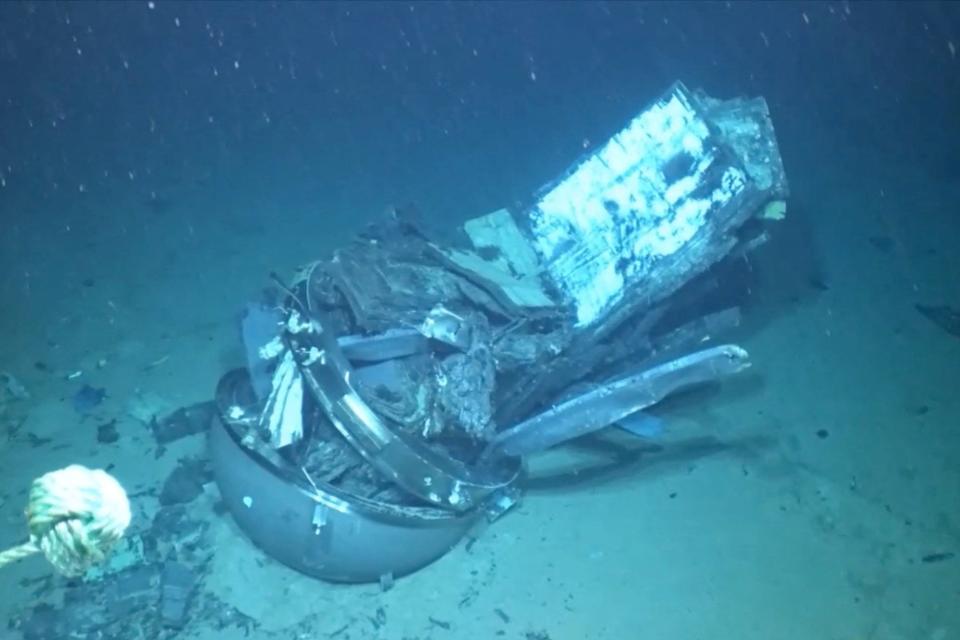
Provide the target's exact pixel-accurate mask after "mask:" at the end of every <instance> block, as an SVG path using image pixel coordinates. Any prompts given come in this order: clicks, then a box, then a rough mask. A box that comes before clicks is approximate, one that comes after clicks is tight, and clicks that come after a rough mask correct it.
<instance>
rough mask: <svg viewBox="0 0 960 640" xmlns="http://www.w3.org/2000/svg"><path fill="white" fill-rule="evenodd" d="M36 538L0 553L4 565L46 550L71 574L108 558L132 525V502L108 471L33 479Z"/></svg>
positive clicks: (70, 470) (30, 511)
mask: <svg viewBox="0 0 960 640" xmlns="http://www.w3.org/2000/svg"><path fill="white" fill-rule="evenodd" d="M26 516H27V526H28V527H29V529H30V540H29V541H28V542H25V543H24V544H22V545H19V546H17V547H13V548H12V549H8V550H6V551H4V552H2V553H0V567H3V566H5V565H7V564H10V563H12V562H16V561H17V560H20V559H22V558H26V557H27V556H30V555H33V554H34V553H38V552H43V555H44V556H46V558H47V560H49V561H50V564H52V565H53V566H54V568H55V569H56V570H57V571H59V572H60V573H62V574H63V575H65V576H77V575H80V574H82V573H83V572H84V571H86V570H87V569H88V568H89V567H90V566H91V565H94V564H96V563H98V562H102V561H103V560H104V559H105V558H106V557H107V555H108V554H109V552H110V550H111V549H112V548H113V546H114V545H115V544H116V543H117V541H119V540H120V538H122V537H123V533H124V531H126V529H127V527H128V526H129V525H130V502H129V500H128V499H127V494H126V492H125V491H124V490H123V487H122V486H120V483H119V482H117V480H116V479H115V478H114V477H113V476H111V475H110V474H108V473H107V472H106V471H102V470H99V469H88V468H86V467H83V466H80V465H70V466H69V467H66V468H63V469H59V470H57V471H51V472H50V473H46V474H44V475H42V476H40V477H39V478H37V479H36V480H34V481H33V485H32V486H31V488H30V501H29V503H28V504H27V510H26Z"/></svg>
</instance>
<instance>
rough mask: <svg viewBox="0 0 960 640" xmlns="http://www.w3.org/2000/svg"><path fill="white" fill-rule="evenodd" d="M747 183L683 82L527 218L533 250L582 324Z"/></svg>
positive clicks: (689, 237) (687, 240) (682, 242)
mask: <svg viewBox="0 0 960 640" xmlns="http://www.w3.org/2000/svg"><path fill="white" fill-rule="evenodd" d="M749 180H750V179H749V177H748V175H747V173H746V171H745V170H744V169H743V168H742V167H741V166H739V164H738V163H737V161H736V158H735V157H734V156H733V155H732V154H729V153H724V152H723V150H722V147H721V146H720V141H718V140H717V139H716V137H715V136H714V134H713V132H712V130H711V128H710V127H709V126H708V124H707V121H706V120H705V119H704V118H703V116H702V115H701V114H700V111H699V109H698V107H697V105H696V103H695V101H694V99H693V97H692V96H691V94H690V93H689V92H688V91H687V90H686V88H685V87H684V86H683V85H681V84H677V85H675V86H674V88H673V90H672V91H671V92H669V93H668V94H667V95H666V96H665V97H663V98H662V99H660V100H659V101H657V102H656V103H654V104H653V105H652V106H651V107H650V108H649V109H647V110H646V111H644V112H642V113H640V114H639V115H638V116H637V117H636V118H634V119H633V120H632V121H631V122H630V124H628V125H627V127H626V128H624V129H623V130H622V131H621V132H620V133H618V134H616V135H615V136H613V137H612V138H611V139H610V140H609V141H608V142H607V143H606V144H605V145H604V146H603V147H601V148H600V149H599V150H598V151H597V152H596V153H594V154H592V155H590V156H588V157H587V158H586V159H585V160H584V161H582V162H581V163H580V164H579V165H578V166H576V167H575V168H574V169H573V170H572V171H571V172H570V173H569V174H568V175H567V176H566V177H565V178H563V179H562V180H561V181H560V182H559V183H557V184H556V185H555V186H553V187H552V188H550V189H549V190H547V191H546V193H544V194H543V195H542V196H541V197H540V198H539V200H538V202H537V203H536V204H535V205H534V207H533V208H532V210H531V211H530V215H529V217H530V224H531V229H532V232H533V235H534V247H535V249H536V250H537V252H538V254H539V255H540V257H541V260H542V261H543V263H544V264H545V265H546V269H547V271H548V272H549V274H550V276H551V277H552V279H553V281H554V282H555V283H556V284H557V286H558V287H559V289H560V290H561V291H562V292H563V293H564V294H565V295H566V296H567V298H568V299H569V302H571V303H572V304H573V305H574V308H575V310H576V323H577V326H581V327H582V326H587V325H590V324H593V323H595V322H597V321H598V320H600V319H601V318H602V317H603V315H604V313H605V312H607V311H608V310H609V309H610V308H611V307H612V306H613V305H614V304H615V303H617V302H618V301H619V300H621V298H622V297H623V296H624V293H625V292H626V291H627V289H628V288H629V286H630V285H631V284H632V283H634V282H637V281H639V280H642V279H644V278H649V277H651V276H652V275H653V274H654V272H655V271H656V270H657V268H658V267H659V264H660V262H661V261H662V260H663V259H664V258H665V257H668V256H671V255H672V254H675V253H677V252H678V251H679V250H680V249H681V248H683V247H684V246H685V245H686V244H688V243H690V242H691V241H692V240H693V239H694V237H695V236H696V235H698V234H700V233H703V232H704V229H705V228H707V227H708V222H709V218H710V216H711V214H712V213H713V212H715V211H716V210H717V209H720V208H722V207H725V206H729V205H731V204H733V203H734V202H735V199H736V197H737V196H738V195H740V194H742V193H743V192H744V191H745V190H746V189H747V188H748V184H749Z"/></svg>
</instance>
